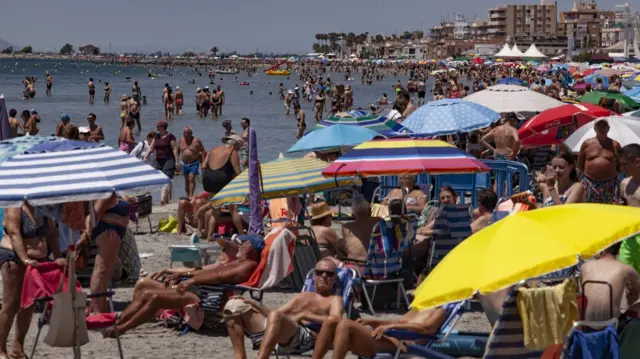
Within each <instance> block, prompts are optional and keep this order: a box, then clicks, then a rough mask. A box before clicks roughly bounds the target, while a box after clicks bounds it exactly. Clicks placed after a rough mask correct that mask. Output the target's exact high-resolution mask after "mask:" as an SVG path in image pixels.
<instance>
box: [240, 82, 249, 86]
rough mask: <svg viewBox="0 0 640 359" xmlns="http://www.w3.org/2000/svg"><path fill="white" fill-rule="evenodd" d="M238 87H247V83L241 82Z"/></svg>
mask: <svg viewBox="0 0 640 359" xmlns="http://www.w3.org/2000/svg"><path fill="white" fill-rule="evenodd" d="M240 86H249V83H248V82H244V81H243V82H241V83H240Z"/></svg>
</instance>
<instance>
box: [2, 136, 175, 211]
mask: <svg viewBox="0 0 640 359" xmlns="http://www.w3.org/2000/svg"><path fill="white" fill-rule="evenodd" d="M29 137H31V136H29ZM0 161H2V162H0V208H3V207H18V206H21V205H22V204H23V203H24V201H29V203H30V204H32V205H35V206H39V205H45V204H55V203H64V202H74V201H89V200H94V199H101V198H108V197H109V196H111V195H112V194H113V193H116V194H119V195H124V194H130V193H131V192H133V191H154V190H159V189H161V188H162V187H163V186H165V185H167V184H169V183H171V180H170V179H169V178H168V177H167V176H165V175H164V174H163V173H162V172H160V171H158V170H156V169H154V168H153V167H151V166H149V165H148V164H146V163H144V162H142V161H140V160H139V159H137V158H135V157H133V156H131V155H129V154H127V153H125V152H122V151H118V150H116V149H114V148H111V147H109V146H105V145H103V144H99V143H92V142H85V141H70V140H65V139H62V138H58V137H39V136H33V138H30V139H27V140H24V138H21V137H18V138H15V139H11V140H6V141H1V142H0Z"/></svg>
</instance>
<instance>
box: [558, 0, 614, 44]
mask: <svg viewBox="0 0 640 359" xmlns="http://www.w3.org/2000/svg"><path fill="white" fill-rule="evenodd" d="M615 18H616V13H615V12H614V11H603V10H600V9H599V8H598V4H596V2H595V1H594V0H592V2H590V3H583V2H574V3H573V8H572V9H571V10H569V11H563V12H561V13H560V24H561V31H562V33H563V34H564V35H565V36H567V37H568V38H573V39H574V43H575V46H576V48H592V47H600V46H601V45H602V28H603V27H604V25H605V22H607V21H615Z"/></svg>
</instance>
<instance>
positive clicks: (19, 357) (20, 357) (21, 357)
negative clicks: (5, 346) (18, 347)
mask: <svg viewBox="0 0 640 359" xmlns="http://www.w3.org/2000/svg"><path fill="white" fill-rule="evenodd" d="M2 355H3V354H0V358H3V357H2ZM9 358H11V359H29V357H28V356H27V354H25V353H24V352H20V353H18V352H13V351H12V352H11V354H9Z"/></svg>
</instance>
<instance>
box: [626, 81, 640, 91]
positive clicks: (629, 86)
mask: <svg viewBox="0 0 640 359" xmlns="http://www.w3.org/2000/svg"><path fill="white" fill-rule="evenodd" d="M638 86H640V80H638V81H636V80H629V81H625V82H623V83H622V87H624V88H626V89H632V88H634V87H638Z"/></svg>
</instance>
